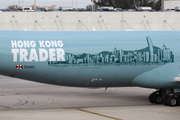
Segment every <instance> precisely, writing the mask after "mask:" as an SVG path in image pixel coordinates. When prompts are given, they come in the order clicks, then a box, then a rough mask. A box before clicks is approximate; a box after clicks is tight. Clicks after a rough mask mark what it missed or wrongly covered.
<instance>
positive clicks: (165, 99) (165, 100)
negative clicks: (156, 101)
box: [162, 95, 169, 106]
mask: <svg viewBox="0 0 180 120" xmlns="http://www.w3.org/2000/svg"><path fill="white" fill-rule="evenodd" d="M168 98H169V95H166V96H165V97H164V98H163V101H162V103H163V104H164V105H166V106H167V105H168V103H167V99H168Z"/></svg>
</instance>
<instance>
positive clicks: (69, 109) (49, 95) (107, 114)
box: [0, 76, 180, 120]
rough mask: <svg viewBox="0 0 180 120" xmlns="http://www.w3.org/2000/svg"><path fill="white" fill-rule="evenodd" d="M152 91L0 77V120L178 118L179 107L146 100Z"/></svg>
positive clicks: (149, 119) (165, 119)
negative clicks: (63, 84) (68, 85)
mask: <svg viewBox="0 0 180 120" xmlns="http://www.w3.org/2000/svg"><path fill="white" fill-rule="evenodd" d="M153 91H155V90H153V89H145V88H139V87H124V88H123V87H119V88H108V89H107V90H106V91H105V88H97V89H94V88H75V87H64V86H54V85H47V84H41V83H35V82H30V81H25V80H20V79H16V78H10V77H5V76H0V120H153V119H154V120H179V119H180V107H168V106H164V105H156V104H151V103H149V101H148V96H149V94H151V93H152V92H153Z"/></svg>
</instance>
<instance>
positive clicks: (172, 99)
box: [167, 96, 178, 107]
mask: <svg viewBox="0 0 180 120" xmlns="http://www.w3.org/2000/svg"><path fill="white" fill-rule="evenodd" d="M177 102H178V101H177V98H175V97H174V96H170V97H169V98H168V99H167V104H168V105H169V106H171V107H173V106H177V104H178V103H177Z"/></svg>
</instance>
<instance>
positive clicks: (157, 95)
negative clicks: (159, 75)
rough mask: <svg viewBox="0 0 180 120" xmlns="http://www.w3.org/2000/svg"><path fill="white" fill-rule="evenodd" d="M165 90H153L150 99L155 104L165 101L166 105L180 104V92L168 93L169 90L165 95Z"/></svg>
mask: <svg viewBox="0 0 180 120" xmlns="http://www.w3.org/2000/svg"><path fill="white" fill-rule="evenodd" d="M166 91H167V90H166ZM171 91H172V90H171ZM163 92H164V91H163V90H158V91H155V92H153V93H152V94H150V95H149V101H150V102H151V103H155V104H161V103H163V104H164V105H166V106H178V105H179V106H180V93H174V92H169V94H166V93H167V92H165V94H164V95H163ZM163 96H164V97H163Z"/></svg>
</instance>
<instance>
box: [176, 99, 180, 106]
mask: <svg viewBox="0 0 180 120" xmlns="http://www.w3.org/2000/svg"><path fill="white" fill-rule="evenodd" d="M177 101H178V105H179V106H180V97H179V98H178V99H177Z"/></svg>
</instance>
